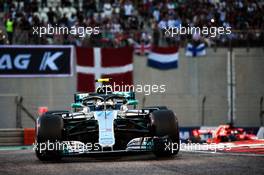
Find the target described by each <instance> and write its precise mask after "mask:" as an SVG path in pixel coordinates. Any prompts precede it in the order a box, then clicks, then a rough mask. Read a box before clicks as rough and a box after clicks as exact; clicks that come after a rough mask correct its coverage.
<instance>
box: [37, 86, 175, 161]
mask: <svg viewBox="0 0 264 175" xmlns="http://www.w3.org/2000/svg"><path fill="white" fill-rule="evenodd" d="M136 105H137V100H136V99H135V93H134V92H109V91H106V89H104V88H101V89H99V90H98V89H97V91H96V92H95V93H79V94H75V95H74V103H73V104H72V108H73V111H71V112H70V111H48V112H46V113H45V114H43V115H42V116H40V117H38V119H37V121H36V126H35V127H36V131H35V132H36V133H35V138H36V141H35V152H36V156H37V157H38V159H39V160H56V159H60V158H62V157H64V156H89V155H92V154H103V155H104V154H111V153H112V154H118V153H133V152H134V153H141V152H153V153H154V154H155V155H156V156H158V157H170V156H173V155H176V154H177V153H178V151H179V129H178V120H177V118H176V115H175V113H174V112H173V111H171V110H168V109H167V107H165V106H154V107H146V108H143V109H137V108H136Z"/></svg>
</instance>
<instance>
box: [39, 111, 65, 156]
mask: <svg viewBox="0 0 264 175" xmlns="http://www.w3.org/2000/svg"><path fill="white" fill-rule="evenodd" d="M62 130H63V119H62V118H61V116H60V115H53V114H49V113H46V114H44V115H42V116H41V117H39V118H38V119H37V121H36V144H37V149H36V150H35V152H36V155H37V157H38V158H39V159H40V160H55V159H59V157H60V156H59V150H43V148H44V144H46V147H48V145H47V143H54V144H55V143H56V142H59V141H61V140H62ZM40 146H41V147H42V149H40ZM40 150H42V151H41V152H40Z"/></svg>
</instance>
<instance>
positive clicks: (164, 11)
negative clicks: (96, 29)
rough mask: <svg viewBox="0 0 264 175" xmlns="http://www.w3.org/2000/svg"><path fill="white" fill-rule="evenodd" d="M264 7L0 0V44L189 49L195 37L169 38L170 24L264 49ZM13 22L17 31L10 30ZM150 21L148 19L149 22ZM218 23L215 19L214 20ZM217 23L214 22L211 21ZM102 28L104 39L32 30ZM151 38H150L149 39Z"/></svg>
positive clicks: (176, 0)
mask: <svg viewBox="0 0 264 175" xmlns="http://www.w3.org/2000/svg"><path fill="white" fill-rule="evenodd" d="M263 14H264V3H263V2H262V1H257V0H250V1H246V0H233V1H220V0H211V1H210V0H203V1H202V0H200V1H191V0H163V1H158V0H144V1H141V0H103V1H99V0H89V1H87V0H0V19H1V20H0V21H1V22H0V30H1V31H0V43H2V44H73V45H78V46H102V47H113V46H114V47H120V46H124V45H132V44H135V42H136V43H140V42H144V43H149V42H151V43H152V44H154V45H160V46H164V45H165V46H166V45H175V44H177V45H181V46H185V44H186V43H187V42H189V41H190V40H192V36H190V35H184V36H178V37H175V38H173V39H169V38H166V36H164V35H163V34H162V33H161V32H160V30H159V26H161V25H162V24H165V25H170V26H179V25H182V26H197V27H203V26H216V27H217V26H230V27H232V35H221V36H220V35H219V36H216V37H214V38H212V37H209V36H206V35H205V36H201V40H202V41H205V42H206V43H207V45H209V46H229V44H230V43H229V42H230V41H231V42H232V46H263V43H264V42H263V41H264V39H263V38H264V32H263V30H264V19H263ZM8 19H13V27H14V29H13V31H12V32H9V34H8V32H7V31H6V24H7V21H8ZM146 19H147V20H146ZM212 19H213V20H212ZM212 21H213V22H212ZM48 24H50V25H53V26H55V25H56V26H66V27H72V26H100V31H101V33H100V35H99V37H97V36H93V35H90V36H89V35H87V36H86V37H85V38H79V37H76V36H72V35H46V36H44V37H41V38H39V37H36V36H34V35H32V27H36V26H47V25H48ZM146 36H147V37H146Z"/></svg>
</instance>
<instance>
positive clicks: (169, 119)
mask: <svg viewBox="0 0 264 175" xmlns="http://www.w3.org/2000/svg"><path fill="white" fill-rule="evenodd" d="M150 119H151V130H152V133H153V136H154V139H153V144H154V145H153V153H154V154H155V155H156V156H157V157H171V156H173V155H176V154H177V153H178V152H179V148H180V139H179V127H178V120H177V117H176V116H175V114H174V113H173V112H172V111H171V110H157V111H154V112H153V113H151V115H150Z"/></svg>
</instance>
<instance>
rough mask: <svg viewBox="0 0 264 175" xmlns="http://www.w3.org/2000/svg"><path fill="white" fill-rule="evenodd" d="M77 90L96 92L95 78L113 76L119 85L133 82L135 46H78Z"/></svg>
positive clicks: (113, 79) (113, 80) (97, 84)
mask: <svg viewBox="0 0 264 175" xmlns="http://www.w3.org/2000/svg"><path fill="white" fill-rule="evenodd" d="M76 55H77V67H76V72H77V90H78V91H79V92H94V91H95V89H96V87H98V86H99V85H100V84H99V83H95V79H99V78H106V77H107V78H112V83H113V82H115V84H118V85H132V84H133V48H130V47H124V48H84V47H77V48H76Z"/></svg>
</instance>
